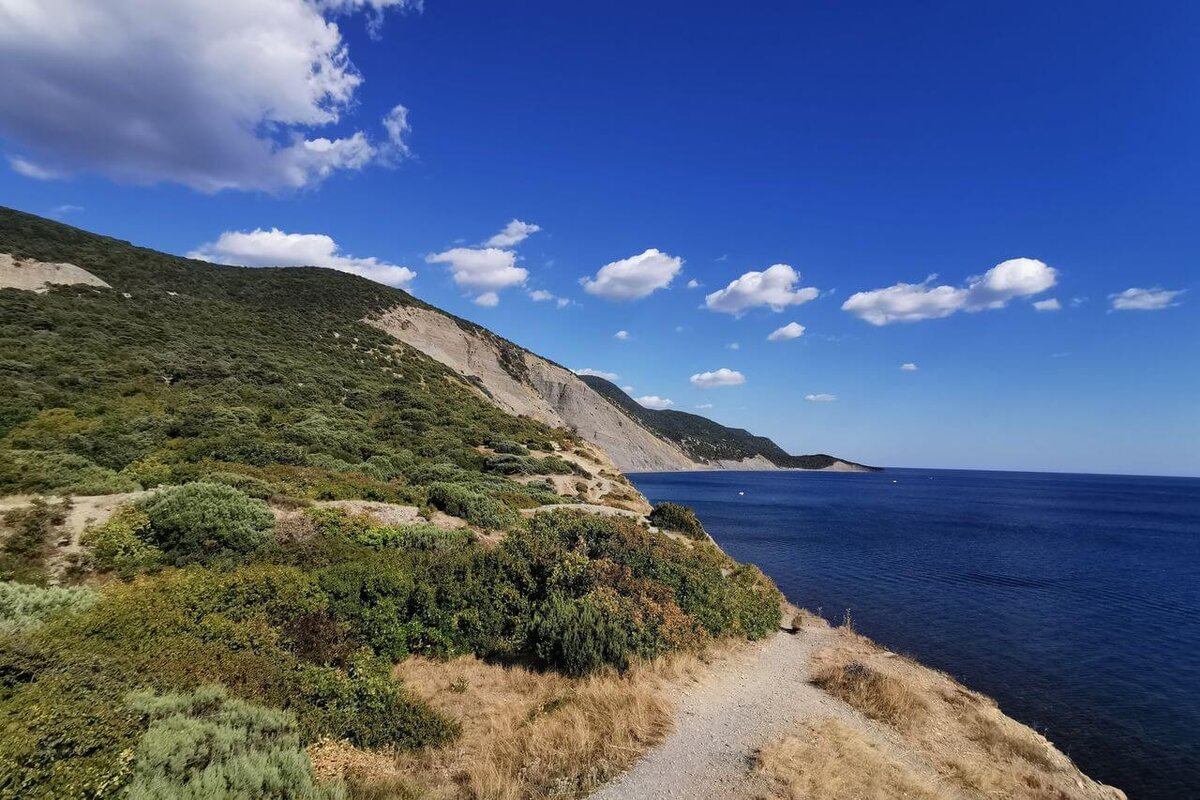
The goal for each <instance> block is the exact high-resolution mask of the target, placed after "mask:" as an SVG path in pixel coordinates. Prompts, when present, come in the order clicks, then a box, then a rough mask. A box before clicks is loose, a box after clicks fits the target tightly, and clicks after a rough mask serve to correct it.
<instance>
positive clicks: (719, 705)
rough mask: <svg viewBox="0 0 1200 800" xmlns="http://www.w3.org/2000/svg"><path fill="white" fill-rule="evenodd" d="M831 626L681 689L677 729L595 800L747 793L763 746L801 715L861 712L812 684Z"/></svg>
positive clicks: (746, 656) (775, 643) (764, 648)
mask: <svg viewBox="0 0 1200 800" xmlns="http://www.w3.org/2000/svg"><path fill="white" fill-rule="evenodd" d="M832 636H833V634H832V632H831V631H829V630H828V629H825V628H804V629H803V630H802V631H801V632H800V633H798V634H795V635H792V634H788V633H779V634H776V635H775V636H772V637H771V638H769V639H767V640H765V641H763V642H761V643H759V644H758V645H756V646H754V647H751V648H748V649H747V651H746V652H744V653H741V654H739V655H738V656H736V657H734V658H731V659H730V660H729V661H727V662H724V663H719V664H717V665H716V666H715V668H714V669H713V670H712V671H711V672H710V673H709V674H708V675H706V676H705V677H704V678H702V679H701V681H700V682H699V683H696V684H691V685H690V686H688V687H685V688H684V689H682V690H681V691H680V694H679V696H678V698H676V705H675V723H676V724H675V731H674V732H673V733H672V734H671V735H670V736H669V737H668V738H667V740H666V741H665V742H664V743H663V744H662V746H660V747H658V748H657V749H655V750H653V751H651V752H650V753H648V754H647V755H646V756H645V757H644V758H642V760H641V761H639V762H638V763H637V764H635V765H634V767H633V768H632V769H631V770H630V771H629V772H627V773H625V774H624V775H622V776H620V777H618V778H616V779H615V780H613V781H612V782H610V783H608V784H606V785H605V786H603V787H601V788H600V790H599V791H597V792H596V793H595V794H593V795H591V798H592V800H643V799H644V798H659V797H662V798H667V797H678V798H695V799H697V800H699V798H714V799H715V798H733V797H744V796H745V792H746V791H747V790H748V788H749V787H750V782H751V780H752V777H751V773H750V769H751V767H752V765H753V760H754V754H755V751H756V750H757V748H759V747H760V746H762V745H763V744H765V743H766V742H767V741H768V740H770V739H772V738H773V737H775V736H780V735H783V734H785V733H788V732H790V731H791V730H792V729H793V727H794V726H795V725H796V723H798V722H799V721H801V720H804V719H811V718H814V717H839V718H844V719H846V720H847V721H848V722H850V723H851V724H853V725H855V727H858V725H859V724H861V718H860V717H858V715H857V714H856V713H855V712H854V711H853V710H851V709H850V708H849V707H847V706H846V705H845V704H843V703H841V702H839V701H838V700H836V699H834V698H832V697H830V696H829V695H827V694H825V693H824V692H822V691H821V690H820V689H818V688H816V687H815V686H813V685H811V684H810V683H808V660H809V656H810V655H812V653H813V652H814V651H815V650H817V649H819V648H821V647H823V646H825V645H826V644H828V643H830V641H831V637H832Z"/></svg>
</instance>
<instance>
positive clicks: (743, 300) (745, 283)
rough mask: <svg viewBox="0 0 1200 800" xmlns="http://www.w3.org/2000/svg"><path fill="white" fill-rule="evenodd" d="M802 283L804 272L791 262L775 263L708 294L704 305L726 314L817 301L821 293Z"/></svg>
mask: <svg viewBox="0 0 1200 800" xmlns="http://www.w3.org/2000/svg"><path fill="white" fill-rule="evenodd" d="M799 282H800V273H798V272H796V270H794V269H792V268H791V267H789V266H788V265H787V264H775V265H773V266H770V267H768V268H767V269H765V270H763V271H762V272H747V273H745V274H744V275H742V276H741V277H740V278H737V279H736V280H733V281H730V283H729V285H728V286H726V287H725V288H724V289H719V290H717V291H715V292H713V293H712V294H709V295H707V296H705V298H704V304H705V305H706V306H708V308H709V310H711V311H720V312H722V313H725V314H743V313H745V312H746V311H747V310H749V309H751V308H755V307H757V306H767V307H769V308H770V309H771V310H772V311H776V312H778V311H783V309H784V308H786V307H787V306H797V305H800V304H801V303H807V302H808V301H810V300H815V299H816V298H817V296H818V295H819V294H820V292H819V291H818V290H817V289H814V288H813V287H811V286H808V287H801V288H796V284H797V283H799Z"/></svg>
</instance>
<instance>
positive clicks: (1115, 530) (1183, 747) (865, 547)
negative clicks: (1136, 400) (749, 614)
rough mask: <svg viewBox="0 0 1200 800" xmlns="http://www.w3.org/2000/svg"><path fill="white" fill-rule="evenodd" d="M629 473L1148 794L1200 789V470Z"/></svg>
mask: <svg viewBox="0 0 1200 800" xmlns="http://www.w3.org/2000/svg"><path fill="white" fill-rule="evenodd" d="M630 477H631V479H632V480H633V482H634V483H635V484H636V485H637V487H638V488H639V489H640V490H641V491H642V492H643V493H644V494H645V495H646V496H647V497H648V498H649V499H650V500H651V501H652V502H658V501H661V500H674V501H677V502H681V503H686V504H688V505H690V506H692V507H694V508H695V509H696V512H697V513H698V514H699V515H700V519H701V520H702V521H703V522H704V524H705V526H706V527H707V528H708V530H709V532H711V533H712V534H713V536H714V537H715V538H716V539H717V541H718V542H720V543H721V546H722V547H724V548H725V549H726V550H727V551H728V552H729V554H730V555H732V556H733V557H734V558H737V559H739V560H741V561H752V562H754V563H756V564H758V565H759V566H760V567H761V568H762V569H763V571H764V572H766V573H767V574H769V575H770V576H771V577H772V578H774V579H775V581H776V582H777V583H778V584H779V587H780V588H781V589H782V590H783V591H784V592H785V593H786V594H787V596H788V598H789V599H791V600H792V601H793V602H795V603H797V604H799V605H802V606H806V607H809V608H813V609H820V610H821V611H822V613H823V614H824V616H826V617H827V618H830V619H840V618H841V616H842V614H843V612H844V610H845V609H850V610H851V612H852V615H853V618H854V624H855V626H856V627H857V628H858V629H859V630H860V631H862V632H863V633H865V634H867V635H868V636H870V637H872V638H874V639H875V640H877V641H879V642H880V643H882V644H885V645H887V646H888V647H891V648H893V649H896V650H899V651H901V652H904V653H908V654H910V655H913V656H915V657H916V658H917V659H918V660H920V661H922V662H924V663H925V664H928V665H930V666H934V667H937V668H939V669H942V670H945V671H946V672H948V673H950V674H952V675H954V676H955V677H957V678H958V679H959V680H961V681H963V682H964V683H965V684H966V685H968V686H970V687H971V688H974V689H978V690H980V691H983V692H985V693H987V694H990V695H992V696H993V697H995V698H996V699H997V700H998V701H999V702H1000V705H1001V707H1002V708H1003V709H1004V710H1005V711H1006V712H1008V713H1009V714H1010V715H1012V716H1014V717H1016V718H1017V719H1019V720H1021V721H1022V722H1024V723H1026V724H1028V725H1031V726H1033V727H1034V728H1037V729H1038V730H1040V731H1042V732H1043V733H1045V734H1046V735H1047V736H1048V737H1049V738H1050V739H1051V740H1052V741H1054V742H1055V743H1056V744H1057V745H1058V746H1059V747H1060V748H1062V749H1063V750H1065V751H1066V752H1067V753H1068V754H1069V755H1070V756H1071V757H1072V758H1073V759H1075V761H1076V763H1077V764H1079V765H1080V767H1081V768H1082V769H1083V771H1084V772H1086V773H1088V774H1089V775H1091V776H1092V777H1094V778H1096V779H1098V780H1102V781H1104V782H1106V783H1111V784H1113V785H1114V786H1118V787H1120V788H1122V789H1124V790H1125V791H1126V792H1127V793H1128V794H1129V796H1130V798H1132V800H1141V799H1142V798H1146V799H1147V800H1159V799H1160V798H1161V799H1162V800H1168V799H1169V800H1176V798H1189V797H1192V798H1194V797H1200V615H1198V614H1197V612H1198V611H1200V479H1188V478H1143V477H1125V476H1096V475H1059V474H1042V473H1014V472H966V471H950V470H911V469H889V470H887V471H885V472H881V473H873V474H839V473H820V472H817V473H796V472H772V473H749V472H725V473H715V472H707V473H670V474H662V473H655V474H641V475H631V476H630ZM742 492H744V494H742Z"/></svg>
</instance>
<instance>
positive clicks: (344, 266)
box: [188, 228, 417, 288]
mask: <svg viewBox="0 0 1200 800" xmlns="http://www.w3.org/2000/svg"><path fill="white" fill-rule="evenodd" d="M188 258H197V259H200V260H202V261H212V262H214V263H217V264H235V265H237V266H242V267H328V268H329V269H336V270H339V271H341V272H349V273H351V274H353V275H360V276H362V277H364V278H369V279H370V280H373V281H376V282H378V283H386V284H387V285H389V286H401V287H406V288H407V286H408V283H409V282H410V281H411V280H412V279H413V278H415V277H416V274H417V273H415V272H413V271H412V270H411V269H409V268H408V267H402V266H399V265H397V264H389V263H388V262H386V261H380V260H379V259H377V258H374V257H371V258H356V257H355V256H352V255H349V254H347V253H343V252H342V251H341V248H340V247H339V246H338V243H337V242H335V241H334V240H333V237H331V236H326V235H325V234H323V233H285V232H284V231H281V230H279V229H278V228H271V229H270V230H264V229H262V228H255V229H254V230H252V231H225V232H224V233H222V234H221V235H220V236H219V237H217V240H216V241H214V242H209V243H207V244H203V245H201V246H200V247H198V248H196V249H195V250H193V251H192V252H190V253H188Z"/></svg>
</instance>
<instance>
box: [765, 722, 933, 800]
mask: <svg viewBox="0 0 1200 800" xmlns="http://www.w3.org/2000/svg"><path fill="white" fill-rule="evenodd" d="M755 767H756V771H757V773H758V776H759V778H760V780H761V781H762V783H763V784H764V787H763V790H762V792H761V793H760V794H759V798H760V800H766V798H771V800H885V799H886V800H892V799H893V798H896V799H899V798H907V800H945V799H946V798H950V797H952V795H950V794H947V793H945V792H944V791H943V790H942V789H941V788H940V787H939V786H938V785H937V783H936V782H935V781H933V780H931V779H930V778H929V777H927V776H925V775H922V774H920V773H919V772H918V771H916V770H914V769H912V768H911V767H910V766H909V765H907V764H905V763H904V762H903V761H900V760H898V759H896V758H895V757H893V756H892V755H890V754H888V753H887V752H885V751H883V750H882V749H880V747H879V746H878V745H876V744H875V743H873V742H871V741H870V740H869V739H867V738H866V737H865V736H863V734H862V733H860V732H859V731H856V730H854V729H853V728H851V727H849V726H848V725H846V724H845V723H843V722H840V721H838V720H835V719H831V718H824V719H819V720H816V721H814V722H812V723H811V724H809V725H806V726H804V727H803V728H801V729H800V730H799V731H798V732H797V733H795V734H794V735H791V736H786V737H784V738H781V739H777V740H775V741H772V742H770V743H768V744H767V745H766V746H765V747H763V748H762V749H761V750H759V752H758V756H757V758H756V763H755Z"/></svg>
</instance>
